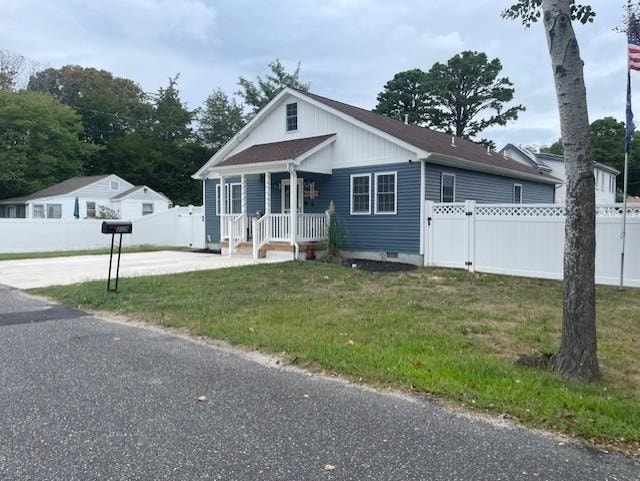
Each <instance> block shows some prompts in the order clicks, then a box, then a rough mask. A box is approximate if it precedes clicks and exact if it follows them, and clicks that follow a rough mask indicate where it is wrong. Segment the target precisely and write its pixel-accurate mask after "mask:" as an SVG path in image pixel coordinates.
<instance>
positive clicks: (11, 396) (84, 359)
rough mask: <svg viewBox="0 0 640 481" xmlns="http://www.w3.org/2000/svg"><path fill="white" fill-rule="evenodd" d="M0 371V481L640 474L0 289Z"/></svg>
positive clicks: (621, 464) (548, 440)
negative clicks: (0, 374) (0, 373)
mask: <svg viewBox="0 0 640 481" xmlns="http://www.w3.org/2000/svg"><path fill="white" fill-rule="evenodd" d="M0 366H1V369H2V371H1V372H2V376H1V377H0V407H1V408H0V479H2V480H5V479H6V480H14V481H21V480H38V481H53V480H56V481H57V480H65V481H93V480H136V481H146V480H148V481H161V480H171V481H197V480H205V479H208V480H224V481H244V480H246V481H261V480H269V481H272V480H273V481H275V480H282V481H286V480H321V481H328V480H354V481H355V480H358V481H360V480H374V481H385V480H389V481H402V480H430V481H437V480H441V481H445V480H446V481H452V480H470V481H471V480H473V481H482V480H487V481H489V480H490V481H499V480H505V481H507V480H508V481H520V480H547V481H549V480H557V481H572V480H576V481H584V480H602V481H605V480H617V481H622V480H625V481H634V480H636V481H637V480H638V479H640V464H638V463H637V462H636V461H633V460H631V459H628V458H625V457H623V456H620V455H616V454H612V453H605V452H603V451H600V450H596V449H591V448H587V447H583V446H580V445H578V444H576V443H574V442H571V441H568V440H566V439H561V438H557V437H554V436H550V435H545V434H542V433H539V432H535V431H530V430H527V429H523V428H517V427H513V426H510V425H508V424H504V425H501V424H498V423H495V422H490V421H487V420H482V419H479V418H476V417H471V416H464V415H458V414H454V413H451V412H449V411H447V410H445V409H443V408H442V407H440V406H439V405H438V404H437V403H434V402H430V401H428V400H425V399H423V398H419V397H413V396H403V395H397V394H385V393H380V392H376V391H373V390H371V389H366V388H361V387H358V386H354V385H351V384H347V383H344V382H341V381H338V380H334V379H329V378H324V377H318V376H313V375H310V374H308V373H305V372H303V371H300V370H297V369H291V368H283V367H281V366H280V365H276V363H275V361H274V360H273V359H269V358H265V357H263V356H260V355H258V354H251V353H246V352H242V351H236V350H233V349H231V348H227V347H223V346H218V347H216V346H212V345H209V344H206V343H204V342H200V341H197V340H192V339H188V338H185V337H181V336H177V335H174V334H171V333H167V332H164V331H160V330H157V329H149V328H141V327H136V326H135V325H131V324H123V323H116V322H112V321H108V320H105V319H100V318H96V317H94V316H91V315H87V314H85V313H83V312H81V311H78V310H75V309H71V308H68V307H64V306H60V305H51V304H49V303H46V302H42V301H39V300H37V299H34V298H32V297H29V296H26V295H24V294H22V293H20V292H18V291H15V290H7V289H3V288H2V287H0ZM201 396H205V397H202V398H201ZM199 398H200V399H201V400H199Z"/></svg>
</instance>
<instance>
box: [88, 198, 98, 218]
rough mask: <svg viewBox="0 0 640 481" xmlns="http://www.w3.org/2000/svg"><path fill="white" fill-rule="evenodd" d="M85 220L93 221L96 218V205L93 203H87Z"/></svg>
mask: <svg viewBox="0 0 640 481" xmlns="http://www.w3.org/2000/svg"><path fill="white" fill-rule="evenodd" d="M87 218H89V219H95V218H96V203H95V202H87Z"/></svg>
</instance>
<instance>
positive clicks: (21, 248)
mask: <svg viewBox="0 0 640 481" xmlns="http://www.w3.org/2000/svg"><path fill="white" fill-rule="evenodd" d="M132 222H133V233H132V234H125V235H123V236H122V245H123V246H137V245H155V246H166V247H191V248H197V249H201V248H204V246H205V233H204V211H203V208H202V207H193V206H189V207H175V208H173V209H169V210H168V211H164V212H158V213H157V214H150V215H146V216H144V217H140V218H138V219H134V220H133V221H132ZM101 225H102V220H98V219H71V220H63V219H0V253H9V252H46V251H68V250H82V249H95V248H102V247H109V246H110V245H111V236H110V235H106V234H102V233H101V232H100V227H101Z"/></svg>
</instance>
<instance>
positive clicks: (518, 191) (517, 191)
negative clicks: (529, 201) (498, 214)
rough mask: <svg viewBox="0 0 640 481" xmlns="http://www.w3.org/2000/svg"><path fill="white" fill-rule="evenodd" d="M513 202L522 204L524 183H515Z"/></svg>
mask: <svg viewBox="0 0 640 481" xmlns="http://www.w3.org/2000/svg"><path fill="white" fill-rule="evenodd" d="M513 203H514V204H522V185H520V184H513Z"/></svg>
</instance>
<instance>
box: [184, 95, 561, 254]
mask: <svg viewBox="0 0 640 481" xmlns="http://www.w3.org/2000/svg"><path fill="white" fill-rule="evenodd" d="M194 178H197V179H200V180H202V181H203V193H204V204H205V222H206V237H207V239H206V240H207V243H208V244H209V245H210V246H212V247H219V248H221V249H222V250H223V252H224V253H227V254H233V253H235V252H240V251H242V250H245V251H247V250H248V251H249V252H252V254H253V255H254V256H256V257H263V256H271V255H286V256H290V257H291V256H293V257H294V258H297V257H304V256H305V254H306V253H307V248H308V246H316V247H319V246H321V245H322V244H323V243H324V242H325V240H326V236H327V231H328V225H329V213H328V210H329V208H330V206H332V208H333V211H332V213H331V215H334V216H335V217H336V219H337V220H338V222H339V225H340V226H341V229H342V232H343V241H342V246H341V248H342V250H343V251H344V254H345V255H346V256H350V257H356V258H371V259H388V260H399V261H404V262H411V263H416V264H421V263H422V260H423V257H422V256H423V252H422V250H423V247H422V246H423V242H422V239H423V235H424V223H425V215H424V214H425V201H426V200H431V201H434V202H464V201H465V200H475V201H477V202H483V203H553V202H554V191H555V185H556V184H558V183H559V180H558V179H556V178H554V177H552V176H551V175H549V173H548V172H546V171H543V170H540V169H537V168H535V167H534V166H529V165H525V164H523V163H521V162H517V161H515V160H513V159H511V158H509V157H506V156H504V155H502V154H499V153H497V152H495V151H490V150H487V149H486V148H484V147H482V146H480V145H478V144H475V143H473V142H469V141H467V140H464V139H460V138H456V137H452V136H450V135H447V134H443V133H440V132H435V131H433V130H429V129H426V128H422V127H418V126H415V125H408V124H405V123H403V122H399V121H397V120H394V119H390V118H388V117H385V116H382V115H379V114H376V113H374V112H370V111H368V110H364V109H360V108H358V107H354V106H351V105H347V104H344V103H342V102H338V101H335V100H331V99H328V98H325V97H321V96H318V95H315V94H311V93H308V92H301V91H298V90H294V89H290V88H287V89H284V90H283V91H282V92H281V93H280V94H278V95H277V96H276V97H275V98H274V99H273V100H272V101H271V102H270V103H269V104H268V105H266V106H265V107H264V108H263V109H262V110H261V111H260V112H258V114H257V115H256V116H255V117H254V118H253V119H252V120H251V121H250V122H249V123H248V124H247V125H246V126H245V127H244V128H243V129H242V130H241V131H240V132H238V134H237V135H236V136H235V137H233V139H231V140H230V141H229V142H228V143H227V144H226V145H225V146H223V147H222V148H221V149H220V150H219V151H218V152H217V153H216V154H215V155H214V156H213V157H212V158H211V159H210V160H209V161H208V162H207V163H206V164H205V165H203V166H202V168H201V169H200V170H199V171H198V172H197V173H196V174H195V175H194ZM221 186H224V188H221ZM292 206H293V208H292Z"/></svg>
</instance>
